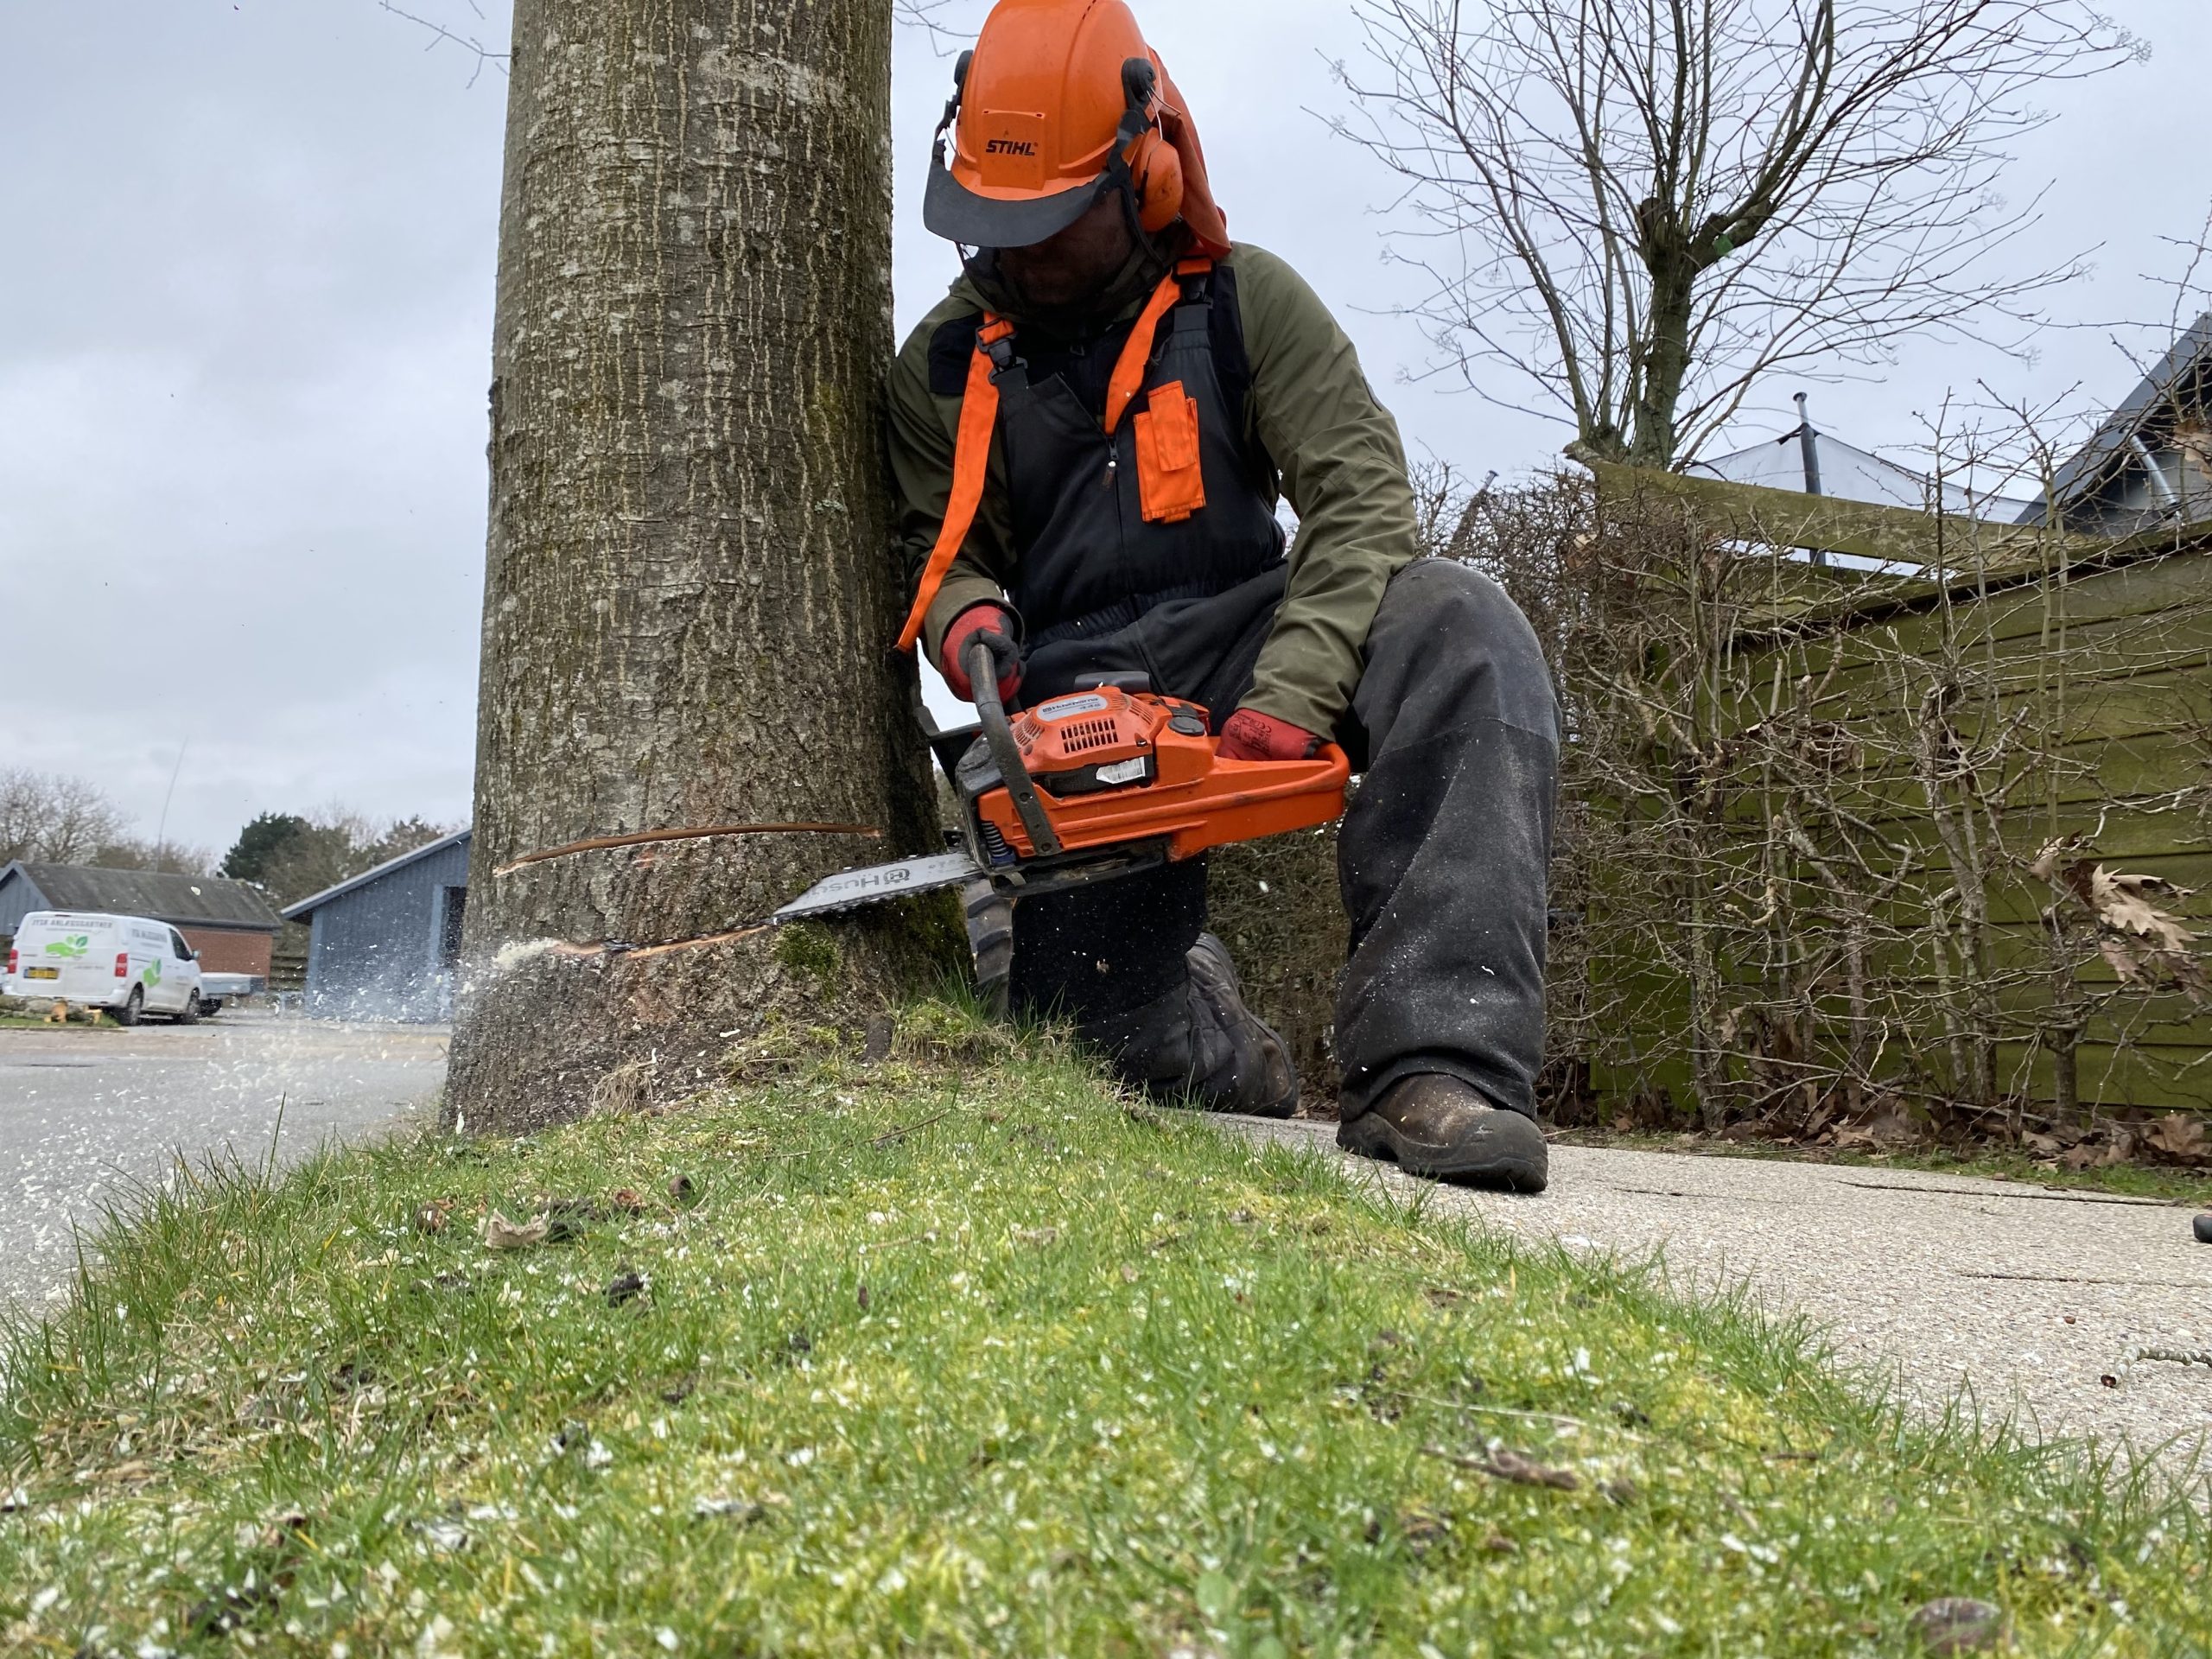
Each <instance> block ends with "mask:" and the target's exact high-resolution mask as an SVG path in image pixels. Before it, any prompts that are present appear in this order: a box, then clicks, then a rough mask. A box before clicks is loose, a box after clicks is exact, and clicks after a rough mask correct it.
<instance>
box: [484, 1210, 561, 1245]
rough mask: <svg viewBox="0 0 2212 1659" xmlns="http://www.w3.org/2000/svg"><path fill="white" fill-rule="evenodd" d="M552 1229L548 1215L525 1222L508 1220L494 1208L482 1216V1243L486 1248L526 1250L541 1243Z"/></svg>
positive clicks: (550, 1218)
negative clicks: (519, 1222) (488, 1213)
mask: <svg viewBox="0 0 2212 1659" xmlns="http://www.w3.org/2000/svg"><path fill="white" fill-rule="evenodd" d="M551 1230H553V1220H552V1217H550V1216H540V1217H537V1219H536V1220H535V1221H532V1222H530V1223H528V1224H518V1223H515V1222H512V1221H509V1220H508V1219H507V1218H506V1217H505V1216H503V1215H501V1214H500V1213H499V1211H497V1210H494V1211H493V1212H492V1213H491V1214H490V1215H488V1216H486V1217H485V1218H484V1243H485V1247H486V1249H494V1250H526V1249H530V1248H531V1246H532V1245H535V1244H543V1243H544V1242H545V1236H546V1234H548V1233H549V1232H550V1231H551Z"/></svg>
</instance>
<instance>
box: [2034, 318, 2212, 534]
mask: <svg viewBox="0 0 2212 1659" xmlns="http://www.w3.org/2000/svg"><path fill="white" fill-rule="evenodd" d="M2050 496H2051V499H2053V500H2055V501H2056V502H2057V504H2058V512H2059V518H2060V521H2061V522H2062V523H2063V524H2064V525H2065V527H2066V528H2067V529H2069V530H2072V531H2081V532H2082V533H2083V534H2085V535H2097V536H2127V535H2133V534H2134V533H2135V532H2137V531H2145V530H2151V529H2154V528H2156V527H2157V526H2158V525H2160V524H2189V525H2196V524H2204V523H2205V522H2207V520H2208V519H2212V311H2207V312H2206V313H2205V314H2204V315H2202V316H2201V317H2199V318H2197V320H2196V321H2195V322H2193V323H2191V324H2190V326H2189V327H2186V328H2184V329H2183V330H2182V331H2181V332H2180V333H2179V334H2177V335H2176V336H2175V338H2174V343H2173V346H2171V349H2169V350H2168V352H2167V353H2166V354H2165V356H2164V357H2163V358H2161V359H2159V360H2158V363H2157V364H2156V365H2154V366H2153V367H2152V370H2151V372H2150V373H2148V374H2146V375H2145V376H2144V377H2143V378H2142V380H2141V382H2140V383H2139V384H2138V385H2137V386H2136V388H2135V390H2134V391H2131V392H2129V393H2128V394H2127V396H2126V398H2125V399H2123V400H2122V402H2121V403H2120V407H2119V408H2117V409H2115V410H2113V412H2112V413H2111V414H2110V415H2108V416H2106V417H2105V420H2104V423H2103V424H2102V425H2101V426H2099V427H2098V428H2097V429H2096V430H2095V431H2094V433H2092V434H2090V435H2089V439H2088V442H2086V443H2084V444H2083V445H2082V447H2081V448H2080V449H2079V450H2077V451H2076V452H2075V454H2073V455H2072V456H2071V457H2069V459H2068V460H2067V461H2066V463H2065V465H2063V467H2060V468H2059V469H2058V471H2057V473H2056V475H2055V476H2054V477H2053V478H2052V480H2051V482H2050ZM2048 516H2049V510H2048V509H2047V508H2046V507H2045V506H2044V504H2043V503H2041V502H2037V504H2036V505H2034V506H2032V507H2031V508H2030V509H2029V510H2028V511H2027V512H2024V513H2023V514H2022V515H2021V517H2020V522H2021V523H2023V524H2041V523H2043V522H2044V520H2045V518H2048Z"/></svg>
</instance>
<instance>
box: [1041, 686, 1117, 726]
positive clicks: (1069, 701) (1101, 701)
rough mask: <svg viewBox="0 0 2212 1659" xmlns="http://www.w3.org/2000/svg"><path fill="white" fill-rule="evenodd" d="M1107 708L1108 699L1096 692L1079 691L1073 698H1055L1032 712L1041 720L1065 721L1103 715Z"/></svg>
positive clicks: (1042, 703)
mask: <svg viewBox="0 0 2212 1659" xmlns="http://www.w3.org/2000/svg"><path fill="white" fill-rule="evenodd" d="M1107 707H1108V704H1107V702H1106V699H1105V698H1103V697H1102V696H1099V695H1098V694H1097V693H1096V691H1078V692H1077V693H1076V694H1075V695H1074V696H1071V697H1054V698H1053V699H1052V701H1051V702H1040V703H1039V704H1038V705H1037V707H1036V708H1035V709H1033V710H1032V711H1031V712H1033V714H1035V715H1036V716H1037V718H1038V719H1039V720H1065V719H1066V718H1067V717H1068V716H1069V715H1096V714H1103V712H1104V711H1105V710H1106V709H1107Z"/></svg>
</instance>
